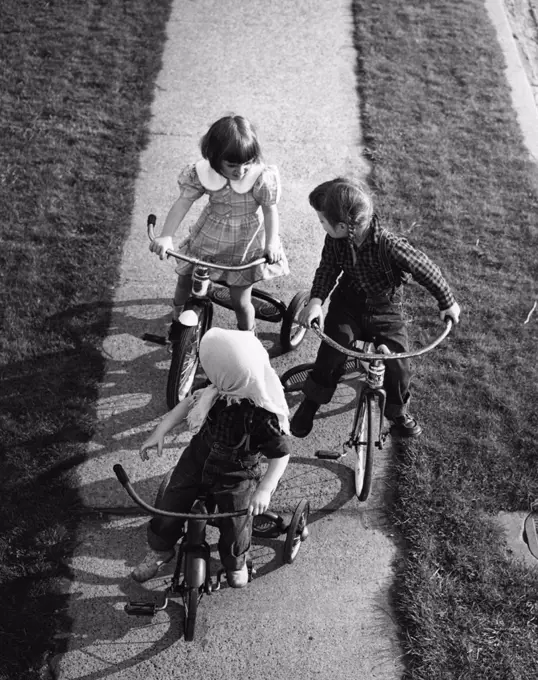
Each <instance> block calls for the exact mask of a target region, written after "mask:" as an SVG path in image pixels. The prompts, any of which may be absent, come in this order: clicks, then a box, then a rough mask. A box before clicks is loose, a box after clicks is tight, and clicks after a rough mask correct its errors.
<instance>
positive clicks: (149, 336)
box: [142, 333, 168, 345]
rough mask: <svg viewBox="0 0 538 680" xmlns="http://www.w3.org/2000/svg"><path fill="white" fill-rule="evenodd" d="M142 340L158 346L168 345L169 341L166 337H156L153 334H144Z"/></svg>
mask: <svg viewBox="0 0 538 680" xmlns="http://www.w3.org/2000/svg"><path fill="white" fill-rule="evenodd" d="M142 340H145V341H146V342H154V343H155V344H156V345H167V344H168V340H167V339H166V338H165V336H164V335H154V334H153V333H144V335H143V336H142Z"/></svg>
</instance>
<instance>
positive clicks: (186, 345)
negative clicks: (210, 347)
mask: <svg viewBox="0 0 538 680" xmlns="http://www.w3.org/2000/svg"><path fill="white" fill-rule="evenodd" d="M197 311H198V314H199V317H198V324H197V325H196V326H184V327H183V328H182V329H181V332H180V335H179V339H178V341H177V342H174V343H172V360H171V362H170V369H169V371H168V382H167V385H166V404H167V406H168V408H169V409H173V408H174V406H177V404H179V402H180V401H183V399H185V397H187V396H188V394H189V392H190V391H191V389H192V385H193V383H194V377H195V376H196V371H197V369H198V363H199V359H198V347H199V346H200V340H201V339H202V335H203V332H205V331H204V329H205V323H206V319H205V315H206V310H205V308H203V307H202V308H200V309H199V310H197Z"/></svg>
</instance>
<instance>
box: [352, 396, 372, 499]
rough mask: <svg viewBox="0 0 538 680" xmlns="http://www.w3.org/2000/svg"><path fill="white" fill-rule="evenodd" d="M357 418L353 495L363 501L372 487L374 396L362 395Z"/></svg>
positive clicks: (355, 426) (354, 436)
mask: <svg viewBox="0 0 538 680" xmlns="http://www.w3.org/2000/svg"><path fill="white" fill-rule="evenodd" d="M357 408H358V416H357V417H356V420H355V425H354V430H353V445H354V447H355V453H356V455H357V457H356V459H355V494H356V495H357V498H358V499H359V500H360V501H365V500H366V499H367V498H368V495H369V493H370V488H371V486H372V468H373V464H374V445H375V441H374V440H375V436H374V395H373V394H364V393H363V394H362V395H361V397H360V402H359V405H358V407H357Z"/></svg>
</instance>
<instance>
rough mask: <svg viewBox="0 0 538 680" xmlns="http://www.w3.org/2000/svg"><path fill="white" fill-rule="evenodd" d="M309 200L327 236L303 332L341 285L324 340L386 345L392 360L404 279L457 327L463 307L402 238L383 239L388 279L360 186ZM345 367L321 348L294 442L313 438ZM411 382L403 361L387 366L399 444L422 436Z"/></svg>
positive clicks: (344, 183) (403, 348)
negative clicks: (410, 280) (318, 414)
mask: <svg viewBox="0 0 538 680" xmlns="http://www.w3.org/2000/svg"><path fill="white" fill-rule="evenodd" d="M309 201H310V205H311V206H312V207H313V208H314V210H315V211H316V212H317V214H318V218H319V220H320V222H321V225H322V227H323V229H324V230H325V231H326V232H327V236H326V238H325V244H324V247H323V251H322V253H321V261H320V263H319V266H318V268H317V270H316V273H315V275H314V281H313V284H312V290H311V293H310V302H309V303H308V305H307V306H306V307H305V308H304V309H303V310H302V311H301V313H300V314H299V322H300V323H301V324H302V325H304V326H306V327H307V328H308V327H309V326H310V325H311V323H312V321H313V320H314V319H319V321H320V323H323V312H322V308H321V306H322V304H323V302H324V301H325V299H326V298H327V297H328V296H329V294H330V293H331V291H332V289H333V288H334V287H335V285H336V284H337V281H338V284H337V285H336V288H335V290H334V291H333V293H332V295H331V300H330V303H329V309H328V312H327V318H326V319H325V323H324V329H325V333H326V334H327V335H328V336H329V337H331V338H333V339H334V340H335V341H336V342H338V343H339V344H340V345H342V346H344V347H349V348H351V347H352V345H353V343H354V341H355V340H356V339H361V340H366V341H369V342H373V341H375V342H376V343H377V344H381V343H383V344H385V345H386V346H387V347H388V349H389V350H390V351H391V352H394V353H400V352H407V351H409V345H408V338H407V328H406V324H405V321H404V318H403V314H402V290H401V283H402V281H403V280H405V279H406V278H407V277H408V276H409V275H411V276H412V277H413V278H414V279H415V280H416V281H417V282H418V283H419V284H420V285H422V286H424V287H425V288H426V289H427V290H428V291H429V292H430V293H431V294H432V295H433V296H434V297H435V299H436V300H437V302H438V304H439V309H440V317H441V319H442V320H444V319H445V318H446V317H451V318H452V319H453V321H454V323H458V321H459V315H460V307H459V305H458V303H457V302H456V300H455V298H454V296H453V294H452V292H451V290H450V287H449V285H448V283H447V282H446V281H445V279H444V277H443V275H442V274H441V271H440V269H439V267H437V265H435V264H434V263H433V262H432V261H431V260H430V259H429V258H428V256H427V255H425V254H424V253H423V252H422V251H420V250H417V249H416V248H413V246H411V245H410V244H409V243H408V241H407V239H405V238H403V237H400V236H396V235H395V234H391V233H389V232H386V233H385V239H386V241H385V247H386V255H387V258H388V260H389V261H390V265H391V273H390V274H389V275H388V274H387V272H386V268H385V266H384V262H383V260H382V256H381V252H380V251H381V247H380V238H381V233H382V231H383V230H382V228H381V226H380V224H379V220H378V218H377V216H376V215H375V213H374V211H373V204H372V198H371V196H370V193H369V192H368V190H367V188H366V187H365V186H364V185H362V184H360V183H357V182H352V181H350V180H348V179H345V178H341V177H338V178H336V179H334V180H331V181H328V182H324V183H323V184H320V185H319V186H318V187H316V188H315V189H314V190H313V191H312V193H311V194H310V196H309ZM345 361H346V356H345V355H344V354H342V352H339V351H338V350H335V349H334V348H332V347H330V346H329V345H327V344H326V343H322V344H321V346H320V348H319V351H318V355H317V358H316V362H315V364H314V368H313V369H312V371H311V373H310V375H309V377H308V379H307V381H306V383H305V386H304V390H303V391H304V395H305V398H304V400H303V402H302V403H301V404H300V406H299V408H298V409H297V411H296V413H295V415H294V416H293V418H292V420H291V423H290V426H291V432H292V434H294V435H295V436H296V437H306V436H307V435H308V434H309V433H310V431H311V430H312V424H313V419H314V416H315V414H316V412H317V410H318V409H319V406H320V405H321V404H327V403H329V402H330V401H331V399H332V397H333V394H334V391H335V389H336V386H337V384H338V380H339V379H340V377H341V376H342V374H343V371H344V365H345ZM410 381H411V372H410V366H409V360H408V359H395V360H393V361H387V363H386V370H385V384H384V387H385V390H386V392H387V402H386V407H385V416H386V417H387V418H388V419H389V420H391V421H392V422H393V426H392V433H393V434H395V435H397V436H401V437H417V436H418V435H420V433H421V432H422V428H421V427H420V425H419V423H418V422H417V420H416V418H414V417H413V416H411V415H410V414H409V412H408V403H409V399H410V397H411V393H410Z"/></svg>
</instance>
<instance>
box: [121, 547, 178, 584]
mask: <svg viewBox="0 0 538 680" xmlns="http://www.w3.org/2000/svg"><path fill="white" fill-rule="evenodd" d="M175 554H176V551H175V550H174V549H172V550H148V552H147V553H146V556H145V557H144V559H143V560H142V562H140V564H139V565H138V566H137V567H135V568H134V569H133V571H132V572H131V576H132V578H133V579H134V580H135V581H138V583H144V581H149V579H150V578H153V577H154V576H155V575H156V574H157V572H158V571H159V569H160V568H161V567H162V566H164V565H165V564H166V563H167V562H170V560H171V559H172V558H173V557H174V555H175Z"/></svg>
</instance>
